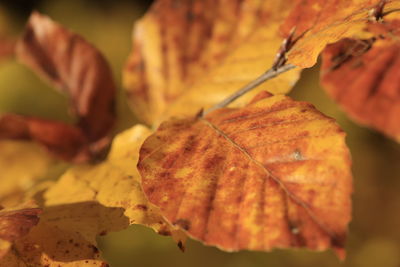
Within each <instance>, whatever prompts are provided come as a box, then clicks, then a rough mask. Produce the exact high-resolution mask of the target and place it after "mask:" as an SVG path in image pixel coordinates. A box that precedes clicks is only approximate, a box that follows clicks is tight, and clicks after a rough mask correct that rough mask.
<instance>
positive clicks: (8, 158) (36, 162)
mask: <svg viewBox="0 0 400 267" xmlns="http://www.w3.org/2000/svg"><path fill="white" fill-rule="evenodd" d="M55 165H57V164H56V161H55V160H54V159H52V158H51V157H50V156H49V155H48V154H47V153H46V151H44V150H43V149H42V148H41V147H39V146H38V145H37V144H34V143H32V142H26V141H12V140H1V141H0V170H1V174H0V182H1V186H0V206H3V207H13V206H15V205H18V204H19V203H21V202H22V201H24V200H25V197H26V194H27V192H29V191H30V190H32V188H33V187H34V186H35V185H36V184H38V183H41V182H42V180H43V179H44V178H45V177H46V176H47V174H48V172H49V170H51V169H52V166H55ZM22 166H23V167H22ZM27 170H29V171H27Z"/></svg>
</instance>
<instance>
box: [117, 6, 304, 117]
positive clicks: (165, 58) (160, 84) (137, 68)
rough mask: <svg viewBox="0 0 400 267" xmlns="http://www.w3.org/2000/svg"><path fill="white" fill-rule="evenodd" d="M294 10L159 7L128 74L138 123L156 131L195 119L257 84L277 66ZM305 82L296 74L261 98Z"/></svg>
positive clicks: (147, 19)
mask: <svg viewBox="0 0 400 267" xmlns="http://www.w3.org/2000/svg"><path fill="white" fill-rule="evenodd" d="M293 2H294V1H292V0H285V1H279V2H277V1H270V0H268V1H251V0H249V1H236V0H235V1H231V0H230V1H226V0H219V1H202V0H201V1H200V0H195V1H185V0H179V1H170V0H159V1H157V2H156V3H155V4H154V5H153V6H152V8H151V9H150V11H149V12H148V13H147V14H146V15H145V16H144V18H143V19H141V20H140V21H139V22H137V23H136V25H135V28H134V34H133V51H132V54H131V55H130V57H129V59H128V62H127V65H126V67H125V71H124V86H125V88H126V89H127V91H128V95H129V97H130V101H131V104H132V105H131V106H132V108H133V110H134V111H135V113H136V115H137V116H138V117H140V118H141V119H143V120H144V121H146V122H148V123H153V122H155V121H156V122H159V121H161V120H162V118H167V117H170V116H172V115H183V114H188V113H195V112H197V111H198V110H199V109H200V108H207V107H209V106H211V105H213V104H215V103H217V102H219V101H221V100H222V99H224V98H225V97H226V96H228V95H229V94H231V93H233V92H235V91H236V90H238V89H239V88H240V87H242V86H243V85H245V84H246V83H248V82H250V81H252V80H254V79H255V78H256V77H257V76H259V75H260V74H262V73H263V72H265V71H266V70H267V69H268V68H269V67H270V66H271V65H272V63H273V61H274V59H275V55H276V53H277V51H278V49H279V46H280V44H281V42H282V37H281V36H280V35H279V32H278V27H279V24H280V22H281V21H282V20H283V19H284V18H285V15H286V14H287V12H288V11H289V10H290V7H291V6H292V5H293ZM297 78H298V72H297V71H291V72H290V73H287V74H285V75H281V76H280V77H278V78H276V79H275V80H273V81H270V82H268V83H266V84H264V85H263V86H262V88H260V89H259V90H262V89H267V90H269V91H271V92H274V93H277V92H279V93H283V92H287V91H288V90H289V88H291V86H292V85H293V84H294V82H295V81H296V80H297ZM254 94H256V92H254V93H250V94H249V95H246V96H245V97H243V98H241V99H239V100H238V102H235V104H236V105H241V104H243V103H246V102H248V100H249V99H251V98H252V97H253V96H254ZM166 110H167V113H165V111H166Z"/></svg>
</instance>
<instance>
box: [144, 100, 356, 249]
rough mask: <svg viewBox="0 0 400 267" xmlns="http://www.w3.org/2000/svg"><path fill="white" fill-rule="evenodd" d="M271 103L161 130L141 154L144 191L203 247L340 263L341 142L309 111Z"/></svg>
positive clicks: (346, 187)
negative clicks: (329, 256) (328, 253)
mask: <svg viewBox="0 0 400 267" xmlns="http://www.w3.org/2000/svg"><path fill="white" fill-rule="evenodd" d="M268 96H270V94H267V93H265V94H261V95H259V96H257V97H256V98H255V99H254V101H252V102H251V103H250V104H249V105H248V106H246V107H244V108H240V109H229V108H224V109H220V110H216V111H214V112H212V113H210V114H208V115H207V116H206V117H204V118H201V117H200V118H198V117H195V118H186V119H180V120H176V119H175V120H170V121H167V122H164V123H163V124H161V126H160V127H159V129H158V130H157V131H156V132H155V133H154V134H153V135H151V136H150V137H149V138H148V139H146V141H145V142H144V144H143V146H142V148H141V150H140V159H139V163H138V169H139V172H140V174H141V175H142V186H143V190H144V192H145V194H146V196H147V197H148V199H149V201H150V202H151V203H153V204H155V205H156V206H158V207H159V208H160V209H161V212H162V214H163V215H164V216H165V218H166V219H167V220H168V221H169V222H171V223H172V224H174V225H176V226H179V227H180V228H181V229H183V230H185V231H186V232H187V233H188V234H189V235H190V236H191V237H193V238H195V239H198V240H201V241H202V242H204V243H205V244H208V245H214V246H218V247H219V248H221V249H224V250H227V251H236V250H241V249H250V250H270V249H272V248H276V247H278V248H290V247H306V248H310V249H313V250H323V249H327V248H329V247H333V248H334V249H335V250H336V252H337V253H338V255H339V256H341V257H342V256H344V250H343V246H344V242H345V239H346V231H347V224H348V222H349V220H350V217H351V215H350V212H351V200H350V194H351V192H352V182H351V172H350V155H349V151H348V149H347V147H346V145H345V142H344V133H343V131H342V130H341V129H340V128H339V127H338V125H337V124H336V123H335V122H334V120H333V119H331V118H328V117H326V116H324V115H323V114H321V113H320V112H318V111H317V110H316V109H315V108H314V107H313V106H312V105H311V104H308V103H305V102H296V101H293V100H291V99H290V98H288V97H285V96H282V95H276V96H272V97H268Z"/></svg>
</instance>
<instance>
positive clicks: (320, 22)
mask: <svg viewBox="0 0 400 267" xmlns="http://www.w3.org/2000/svg"><path fill="white" fill-rule="evenodd" d="M381 2H382V0H347V1H337V0H298V1H297V4H296V5H295V6H294V7H293V9H292V11H291V12H290V15H289V16H288V17H287V19H286V21H285V23H284V24H283V25H282V32H283V33H284V34H288V33H289V32H290V31H291V30H292V29H295V33H296V34H295V37H294V39H298V40H297V42H296V43H295V44H294V46H293V47H292V48H291V49H290V51H289V53H288V62H289V63H292V64H294V65H296V66H300V67H302V68H308V67H311V66H312V65H314V64H315V63H316V61H317V57H318V55H319V54H320V53H321V52H322V50H323V49H324V48H325V46H326V45H327V44H329V43H334V42H337V41H339V40H340V39H343V38H367V37H370V35H369V34H368V33H366V32H365V31H364V28H365V27H366V25H367V23H368V22H369V21H370V20H372V19H374V17H373V11H374V9H375V8H377V7H378V5H379V4H380V3H381ZM399 7H400V2H399V1H391V0H388V1H386V5H385V8H384V12H385V13H386V12H388V11H391V10H395V9H398V8H399Z"/></svg>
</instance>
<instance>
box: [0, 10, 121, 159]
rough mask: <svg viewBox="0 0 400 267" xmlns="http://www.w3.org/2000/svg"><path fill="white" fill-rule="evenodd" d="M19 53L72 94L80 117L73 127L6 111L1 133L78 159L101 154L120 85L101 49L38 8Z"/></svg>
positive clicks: (111, 120)
mask: <svg viewBox="0 0 400 267" xmlns="http://www.w3.org/2000/svg"><path fill="white" fill-rule="evenodd" d="M16 55H17V57H18V59H19V60H20V61H21V62H22V63H24V64H26V65H28V66H29V67H31V68H32V69H33V70H34V71H36V72H37V73H38V74H39V75H41V76H42V77H44V78H45V79H47V80H49V81H50V82H51V83H52V84H53V85H54V86H55V87H56V88H58V89H59V90H60V91H62V92H63V93H65V94H67V95H68V96H69V97H70V102H71V105H70V106H71V111H72V112H73V113H74V115H75V116H76V117H77V118H78V122H77V125H76V126H72V125H66V124H64V123H61V122H55V121H48V120H42V119H38V118H31V117H26V116H16V115H14V114H5V115H3V116H2V117H1V118H0V130H1V133H0V137H1V138H14V139H29V140H34V141H37V142H39V143H41V144H43V145H45V146H46V147H47V148H48V149H49V150H50V151H51V152H53V154H55V155H56V156H58V157H60V158H62V159H65V160H71V161H76V162H81V161H87V160H90V159H92V158H93V157H95V156H96V155H97V154H99V153H101V151H102V150H103V149H104V147H106V146H107V145H108V137H107V135H108V133H109V131H110V129H111V127H112V126H113V123H114V119H115V118H114V117H115V114H114V95H115V85H114V81H113V78H112V74H111V71H110V68H109V66H108V64H107V62H106V60H105V59H104V57H103V56H102V55H101V53H100V52H99V51H98V50H96V49H95V48H94V47H93V46H92V45H90V44H89V43H87V42H86V41H85V40H83V38H81V37H80V36H78V35H76V34H74V33H72V32H70V31H68V30H66V29H64V28H63V27H62V26H61V25H58V24H57V23H55V22H53V21H52V20H50V19H49V18H48V17H46V16H43V15H40V14H39V13H33V14H32V15H31V17H30V19H29V22H28V24H27V26H26V31H25V33H24V35H23V36H22V38H21V39H20V40H19V42H18V43H17V49H16Z"/></svg>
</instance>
